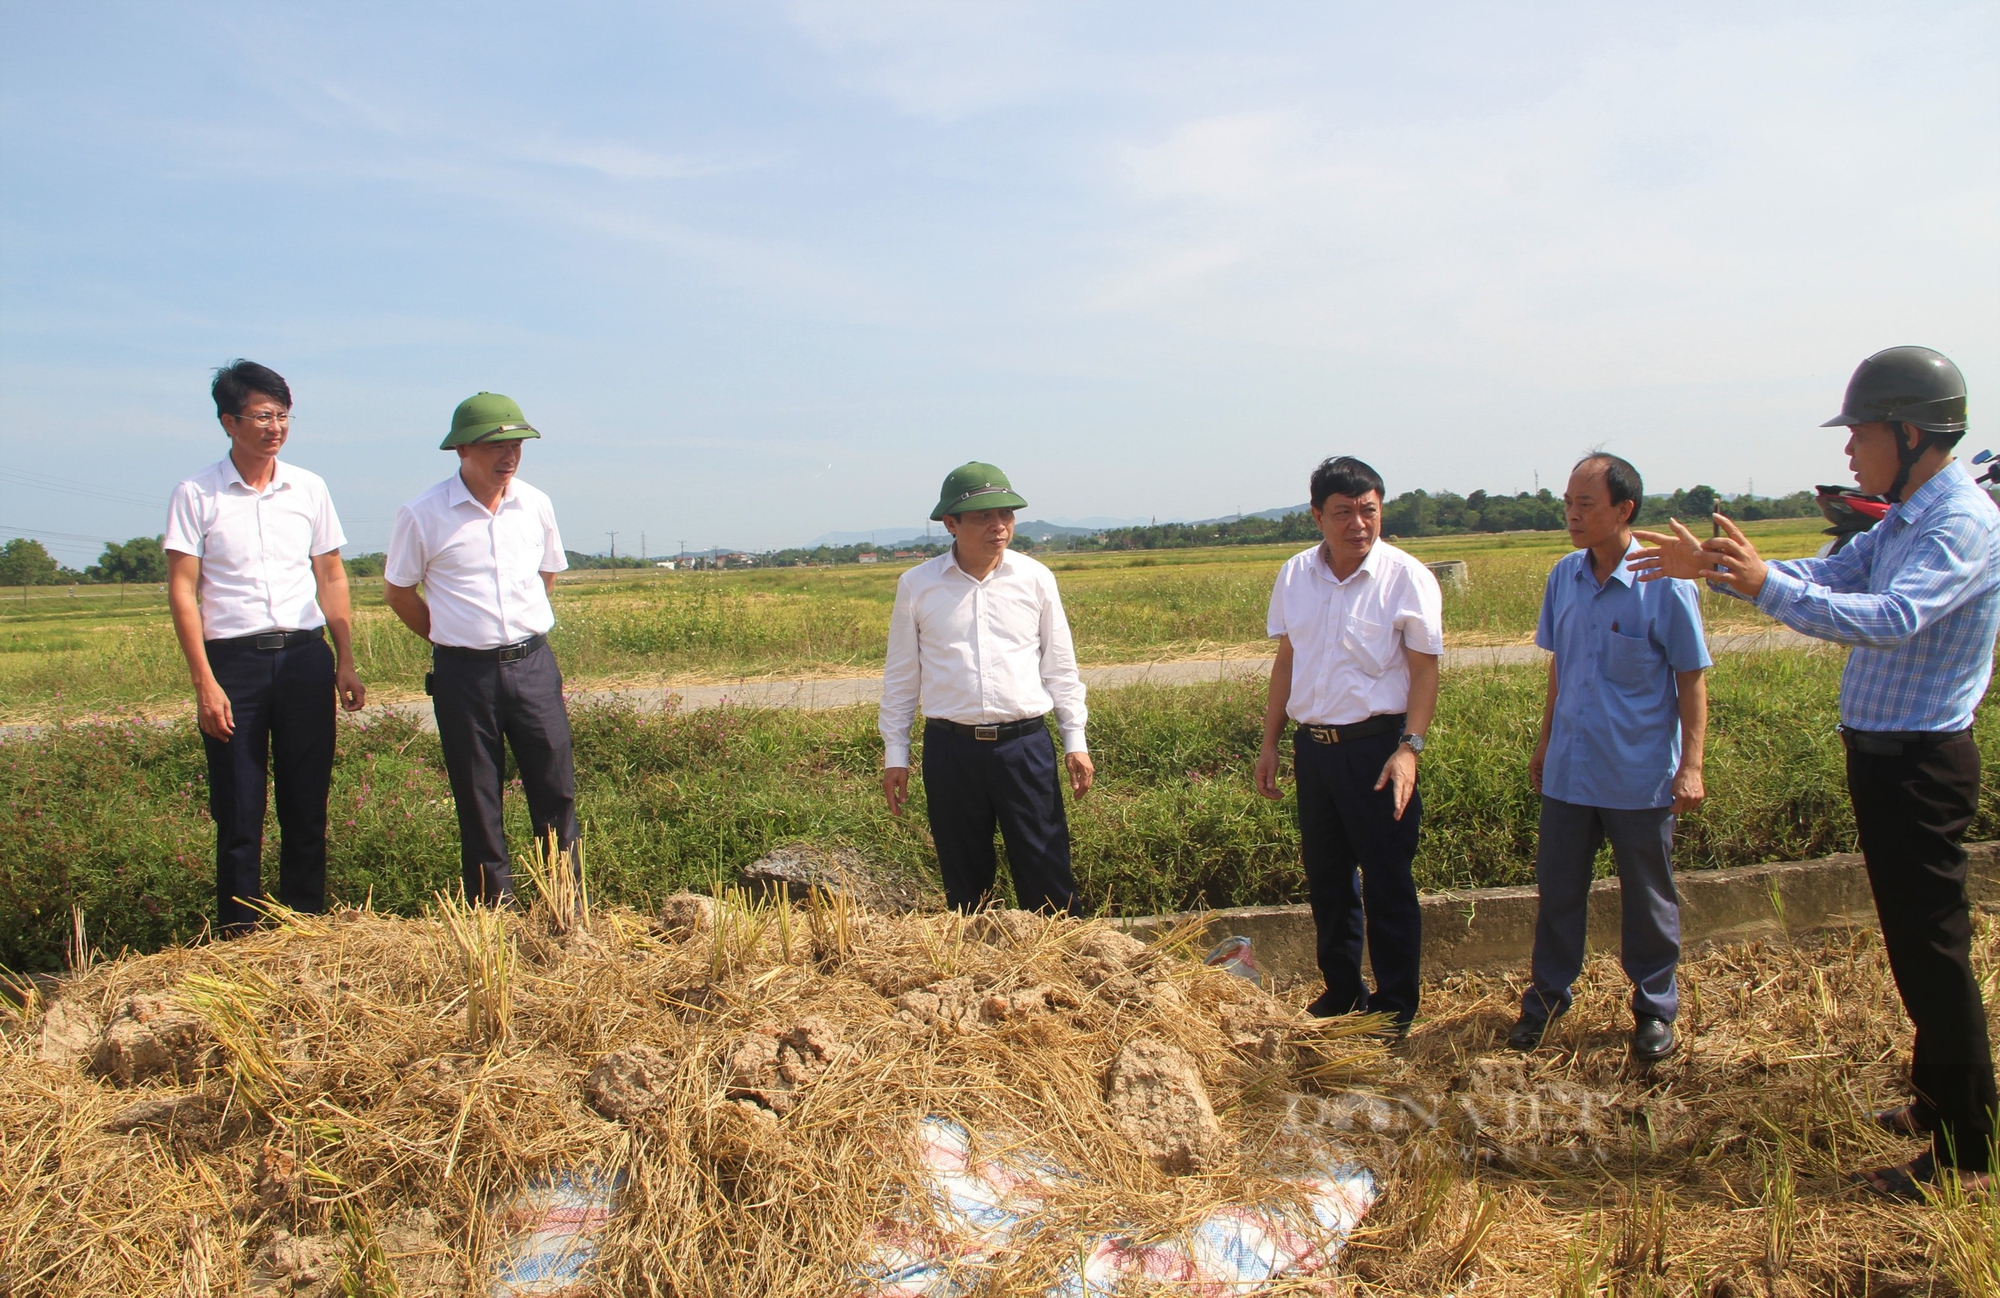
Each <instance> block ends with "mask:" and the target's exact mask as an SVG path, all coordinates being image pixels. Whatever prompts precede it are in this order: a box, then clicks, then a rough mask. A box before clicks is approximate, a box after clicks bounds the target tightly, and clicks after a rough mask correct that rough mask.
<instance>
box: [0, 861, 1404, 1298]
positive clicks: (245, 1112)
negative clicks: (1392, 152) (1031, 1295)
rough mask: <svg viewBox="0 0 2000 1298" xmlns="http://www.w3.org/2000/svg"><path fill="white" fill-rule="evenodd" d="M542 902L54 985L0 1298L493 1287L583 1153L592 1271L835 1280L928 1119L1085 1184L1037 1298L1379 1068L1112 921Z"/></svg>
mask: <svg viewBox="0 0 2000 1298" xmlns="http://www.w3.org/2000/svg"><path fill="white" fill-rule="evenodd" d="M541 882H542V883H543V884H544V885H547V884H549V883H550V881H549V880H547V879H543V880H541ZM554 893H555V896H554V898H553V899H554V900H555V902H556V903H557V904H556V905H554V906H551V905H550V904H549V902H550V894H549V893H548V892H545V893H544V899H543V900H542V901H539V902H537V903H536V905H535V906H534V907H532V908H531V909H530V910H529V911H527V913H525V914H522V913H515V912H507V913H495V912H492V911H472V910H467V909H466V908H464V907H462V906H459V905H454V904H450V903H446V902H440V903H439V905H438V906H437V907H435V908H434V910H433V912H432V913H431V914H429V915H427V916H425V917H423V918H417V919H396V918H389V917H384V916H379V915H375V914H371V913H368V912H365V911H343V912H339V913H336V914H333V915H329V916H324V917H313V916H299V915H285V916H281V917H279V920H280V922H279V923H277V924H276V925H275V926H274V927H271V928H269V929H267V930H265V931H262V932H259V933H257V934H255V935H253V936H250V937H247V938H243V939H240V940H238V941H235V942H232V943H229V944H226V945H212V946H203V947H197V948H194V949H187V950H171V951H166V952H162V953H159V954H156V955H151V956H145V957H138V958H131V959H124V960H119V961H114V962H110V963H106V964H100V965H98V966H97V967H96V968H94V969H92V970H90V971H89V972H87V973H84V974H82V975H80V976H78V977H76V978H75V979H73V980H72V981H71V982H69V983H68V984H66V985H65V986H64V987H63V988H62V989H61V992H60V997H59V999H58V1000H56V1001H55V1003H54V1004H52V1005H48V1006H46V1007H44V1006H43V1005H41V1004H36V1003H32V1002H31V1003H30V1004H29V1005H28V1006H26V1007H25V1008H24V1009H23V1010H22V1011H21V1012H19V1013H18V1014H16V1015H14V1017H13V1021H12V1022H11V1024H9V1025H8V1028H7V1031H6V1034H5V1056H4V1059H0V1078H4V1083H0V1139H4V1146H5V1152H4V1154H0V1182H4V1189H0V1215H4V1218H5V1224H4V1226H0V1276H4V1282H0V1290H5V1291H6V1292H10V1293H12V1294H31V1293H32V1294H79V1295H81V1294H90V1295H97V1294H124V1293H159V1294H183V1295H193V1294H210V1293H215V1294H224V1293H227V1294H235V1293H238V1292H245V1291H248V1292H266V1293H273V1294H306V1293H311V1294H335V1293H350V1294H351V1293H366V1294H389V1293H397V1292H400V1293H405V1294H418V1293H452V1294H459V1293H466V1292H475V1293H484V1292H485V1291H486V1289H487V1288H488V1287H489V1285H490V1280H489V1277H490V1276H491V1274H492V1269H493V1267H494V1265H495V1263H496V1261H497V1260H499V1259H500V1257H501V1256H502V1255H504V1253H505V1252H506V1251H507V1241H506V1240H505V1239H504V1238H502V1237H501V1234H500V1232H499V1230H498V1229H497V1228H496V1227H495V1225H494V1221H495V1213H494V1211H493V1209H494V1208H495V1206H496V1205H497V1204H501V1203H504V1202H505V1201H506V1200H507V1199H508V1197H509V1196H510V1195H511V1194H512V1193H513V1192H515V1191H516V1190H518V1189H519V1188H520V1187H521V1186H522V1185H524V1184H526V1183H529V1182H530V1181H532V1180H533V1179H535V1178H536V1177H537V1176H539V1175H546V1174H549V1173H552V1172H564V1171H569V1172H578V1173H583V1174H585V1175H596V1176H601V1177H606V1178H616V1179H618V1180H620V1181H621V1182H622V1188H621V1190H620V1191H619V1194H618V1200H617V1212H616V1213H615V1215H614V1217H613V1220H612V1222H611V1224H610V1225H609V1226H608V1227H607V1229H606V1230H605V1232H604V1234H603V1236H602V1247H601V1252H600V1254H599V1260H598V1274H599V1276H600V1285H601V1291H602V1292H605V1293H616V1294H715V1295H737V1294H756V1295H766V1294H768V1295H792V1294H797V1295H814V1296H815V1298H823V1296H824V1295H830V1294H840V1293H843V1292H846V1291H848V1290H850V1289H851V1288H852V1287H853V1284H854V1280H855V1276H856V1274H857V1267H858V1266H859V1265H860V1264H861V1263H863V1262H864V1261H865V1260H866V1259H867V1257H868V1256H869V1253H870V1251H871V1248H872V1247H873V1243H872V1239H873V1236H872V1235H871V1231H872V1229H873V1228H874V1227H876V1226H877V1225H878V1224H879V1223H882V1222H883V1221H885V1220H887V1219H891V1218H894V1217H896V1216H897V1215H898V1214H908V1213H909V1212H910V1211H911V1205H912V1204H916V1203H923V1202H925V1200H924V1198H923V1195H922V1192H921V1191H922V1186H923V1182H921V1181H920V1180H918V1179H917V1176H918V1173H917V1170H916V1167H915V1163H914V1159H913V1155H912V1146H913V1136H914V1135H915V1128H916V1124H917V1120H918V1119H921V1118H922V1117H924V1116H925V1115H942V1116H946V1117H949V1118H952V1119H955V1120H957V1121H958V1122H960V1123H962V1124H963V1125H964V1127H965V1128H967V1129H968V1130H970V1131H972V1132H974V1133H976V1134H977V1135H978V1136H979V1137H980V1138H982V1139H983V1140H985V1141H986V1142H989V1143H990V1144H995V1145H998V1144H1005V1143H1006V1142H1013V1141H1018V1142H1020V1146H1021V1148H1022V1149H1024V1150H1032V1151H1034V1152H1035V1153H1036V1154H1039V1155H1043V1156H1046V1157H1047V1158H1049V1159H1051V1160H1053V1161H1054V1162H1056V1163H1059V1164H1061V1165H1062V1166H1063V1167H1065V1168H1067V1169H1070V1170H1071V1171H1073V1172H1075V1173H1077V1174H1078V1175H1077V1176H1076V1177H1075V1178H1074V1179H1073V1180H1069V1181H1065V1182H1063V1183H1062V1184H1061V1185H1059V1186H1058V1187H1057V1190H1056V1192H1055V1193H1054V1194H1053V1195H1051V1196H1050V1197H1049V1199H1048V1200H1047V1202H1046V1203H1045V1204H1044V1207H1043V1209H1042V1214H1041V1216H1042V1220H1043V1221H1044V1222H1045V1223H1046V1224H1047V1226H1048V1227H1050V1228H1049V1229H1045V1230H1043V1231H1041V1232H1040V1233H1038V1234H1037V1235H1035V1236H1034V1237H1033V1238H1031V1239H1029V1240H1028V1241H1027V1242H1026V1244H1025V1246H1024V1247H1022V1248H1020V1249H1018V1250H1015V1251H1013V1252H1011V1253H1009V1254H1008V1255H1007V1256H1006V1257H1004V1258H1001V1259H998V1260H997V1262H995V1263H994V1264H991V1265H990V1266H989V1269H988V1271H987V1272H986V1273H985V1274H986V1276H987V1278H988V1281H989V1283H990V1286H991V1291H992V1292H1001V1293H1006V1292H1020V1291H1022V1290H1024V1289H1029V1290H1032V1289H1036V1288H1038V1287H1039V1286H1040V1284H1041V1283H1043V1282H1045V1281H1046V1280H1047V1279H1048V1278H1049V1277H1051V1276H1053V1275H1055V1274H1056V1273H1057V1272H1058V1270H1059V1269H1060V1268H1061V1267H1062V1266H1063V1265H1064V1264H1065V1263H1066V1262H1070V1261H1073V1260H1074V1259H1073V1251H1074V1249H1075V1246H1076V1240H1077V1238H1078V1237H1079V1235H1080V1234H1082V1233H1087V1232H1096V1233H1104V1232H1124V1231H1136V1232H1137V1233H1138V1236H1139V1237H1140V1238H1141V1239H1154V1238H1168V1237H1172V1236H1173V1235H1174V1234H1175V1233H1176V1232H1177V1231H1181V1230H1182V1229H1184V1227H1185V1226H1186V1225H1187V1224H1188V1223H1190V1222H1193V1221H1196V1220H1198V1219H1200V1218H1201V1217H1202V1216H1203V1215H1205V1214H1207V1213H1209V1212H1211V1211H1213V1210H1214V1209H1215V1208H1216V1207H1217V1206H1218V1205H1222V1204H1226V1203H1231V1202H1238V1203H1241V1202H1252V1203H1264V1204H1270V1203H1273V1202H1274V1201H1277V1200H1283V1199H1284V1198H1285V1197H1286V1196H1287V1195H1288V1194H1295V1192H1293V1191H1290V1190H1288V1189H1287V1188H1286V1183H1285V1182H1284V1181H1283V1180H1282V1179H1280V1178H1281V1177H1282V1176H1283V1174H1284V1173H1285V1172H1286V1171H1287V1170H1294V1171H1295V1170H1297V1169H1298V1168H1299V1167H1300V1166H1301V1165H1302V1163H1301V1161H1300V1160H1301V1159H1302V1158H1303V1157H1305V1156H1308V1155H1310V1154H1312V1153H1313V1152H1314V1151H1313V1150H1312V1149H1310V1148H1302V1147H1301V1146H1300V1142H1298V1141H1297V1140H1296V1139H1294V1138H1288V1137H1287V1136H1286V1135H1285V1134H1284V1132H1283V1131H1282V1128H1283V1124H1284V1120H1285V1117H1286V1114H1287V1112H1288V1111H1289V1110H1288V1104H1287V1099H1286V1097H1287V1096H1288V1095H1291V1094H1294V1093H1296V1092H1298V1091H1300V1090H1301V1089H1302V1088H1304V1089H1315V1088H1316V1089H1318V1090H1322V1091H1329V1092H1330V1091H1333V1090H1335V1089H1337V1088H1338V1087H1339V1086H1342V1085H1345V1084H1347V1082H1348V1081H1349V1080H1351V1079H1352V1078H1353V1077H1354V1076H1355V1075H1356V1074H1357V1072H1358V1071H1360V1070H1365V1068H1366V1067H1367V1066H1368V1065H1369V1063H1370V1061H1379V1060H1380V1058H1381V1051H1380V1050H1379V1048H1377V1047H1374V1046H1372V1045H1370V1044H1367V1043H1366V1042H1359V1043H1357V1039H1356V1029H1357V1027H1365V1026H1367V1025H1365V1024H1355V1023H1338V1024H1315V1023H1312V1022H1310V1021H1307V1020H1303V1019H1300V1018H1299V1017H1298V1016H1296V1015H1295V1014H1294V1013H1293V1012H1292V1011H1291V1010H1290V1009H1289V1008H1288V1007H1287V1006H1285V1005H1283V1004H1282V1003H1280V1002H1278V1001H1275V1000H1273V999H1271V998H1269V997H1267V996H1265V995H1264V994H1263V993H1262V992H1260V991H1258V990H1257V989H1256V988H1255V987H1254V986H1252V985H1251V984H1249V983H1247V982H1245V981H1243V980H1242V979H1240V978H1236V977H1233V976H1231V975H1230V974H1228V973H1224V972H1221V971H1218V970H1213V969H1207V968H1204V967H1203V966H1202V965H1201V964H1200V963H1199V962H1198V961H1196V960H1194V959H1191V958H1189V956H1188V955H1187V953H1186V950H1185V946H1186V941H1185V940H1179V941H1176V940H1169V941H1167V942H1165V943H1162V944H1160V945H1158V946H1154V947H1150V948H1149V947H1147V946H1145V945H1143V944H1141V943H1139V942H1137V941H1134V940H1132V939H1130V938H1127V937H1124V936H1123V935H1121V934H1119V933H1117V932H1115V931H1113V930H1112V929H1111V928H1110V927H1109V926H1108V925H1106V924H1104V923H1102V922H1079V921H1044V920H1040V919H1036V918H1034V917H1031V916H1027V915H1023V914H1020V913H1019V912H997V913H989V914H987V915H982V916H979V917H975V918H972V919H970V920H968V919H966V918H964V917H960V916H952V915H931V916H887V915H876V914H864V913H861V912H858V911H856V910H854V909H852V908H850V907H849V906H847V905H845V904H844V903H840V902H837V901H831V900H826V899H824V898H819V897H817V895H816V897H815V899H814V900H813V901H812V902H810V903H807V904H794V903H788V902H781V901H774V902H763V901H759V900H756V899H754V898H751V897H749V896H746V895H743V894H730V895H725V896H722V897H719V898H705V897H693V896H682V897H678V898H674V899H671V900H670V901H669V903H668V904H667V906H666V907H665V909H664V911H663V913H662V914H661V915H660V916H658V917H647V916H639V915H635V914H632V913H629V912H624V913H620V912H603V911H600V912H598V913H596V914H594V915H593V914H592V913H591V911H590V909H589V906H588V901H587V898H584V897H583V896H581V895H580V894H569V895H565V894H564V892H563V889H562V887H561V885H560V883H559V882H558V883H557V884H556V886H555V888H554ZM1191 936H1192V934H1188V935H1184V938H1191Z"/></svg>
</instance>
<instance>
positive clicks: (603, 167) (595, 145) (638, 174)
mask: <svg viewBox="0 0 2000 1298" xmlns="http://www.w3.org/2000/svg"><path fill="white" fill-rule="evenodd" d="M513 152H514V155H515V156H516V157H518V158H521V159H522V160H524V161H527V162H539V163H547V164H549V165H551V166H557V167H574V168H576V169H578V170H582V171H594V172H596V173H598V174H599V175H601V176H608V177H610V178H611V179H613V180H700V179H705V178H707V177H709V176H726V175H731V174H734V173H737V172H743V171H749V170H753V169H755V168H757V167H762V166H767V165H769V164H770V163H771V162H772V161H773V158H772V156H771V155H769V154H762V155H749V154H741V155H735V156H729V155H716V154H710V155H703V154H686V153H671V154H670V153H659V152H656V151H654V150H651V149H644V148H639V147H637V146H635V145H630V144H624V143H620V142H617V141H610V140H596V141H591V140H558V139H540V140H533V141H530V142H528V143H525V144H522V145H520V146H518V147H517V148H516V149H515V150H514V151H513Z"/></svg>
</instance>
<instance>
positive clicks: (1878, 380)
mask: <svg viewBox="0 0 2000 1298" xmlns="http://www.w3.org/2000/svg"><path fill="white" fill-rule="evenodd" d="M1877 423H1882V424H1909V425H1910V426H1911V427H1913V428H1917V429H1921V430H1922V432H1923V436H1921V437H1919V438H1918V439H1917V444H1916V445H1915V446H1911V445H1909V444H1908V443H1907V442H1906V441H1905V440H1904V439H1903V438H1902V437H1901V436H1898V437H1897V439H1896V454H1897V458H1898V460H1899V461H1900V463H1901V466H1902V467H1901V468H1900V469H1899V470H1898V471H1897V474H1896V481H1895V484H1894V485H1893V486H1891V487H1890V488H1889V498H1890V499H1891V500H1898V499H1901V497H1902V494H1903V487H1904V485H1905V484H1906V483H1907V482H1908V481H1909V479H1910V469H1911V468H1912V467H1913V466H1915V464H1916V462H1917V461H1918V460H1919V459H1922V458H1923V454H1924V452H1925V451H1927V450H1929V449H1930V448H1931V447H1933V446H1944V447H1951V446H1955V445H1957V444H1958V439H1959V438H1961V437H1963V436H1964V435H1965V426H1966V425H1965V376H1964V375H1963V374H1961V373H1959V371H1958V366H1956V365H1954V364H1952V363H1951V358H1950V357H1948V356H1946V355H1945V354H1944V353H1942V352H1937V351H1933V350H1931V349H1930V348H1928V347H1891V348H1889V349H1888V350H1886V351H1879V352H1876V353H1875V354H1874V355H1873V356H1870V357H1869V358H1868V359H1867V360H1865V361H1863V362H1861V364H1860V365H1858V366H1856V367H1855V370H1854V377H1853V378H1851V379H1849V380H1848V381H1847V399H1846V400H1845V401H1843V402H1841V405H1840V413H1839V414H1837V415H1835V416H1834V417H1833V418H1831V419H1829V420H1827V421H1826V422H1825V423H1823V424H1821V425H1820V427H1821V428H1849V427H1852V426H1854V425H1855V424H1877ZM1900 431H1901V430H1900V429H1899V430H1898V432H1899V433H1900Z"/></svg>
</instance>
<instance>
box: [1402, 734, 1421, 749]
mask: <svg viewBox="0 0 2000 1298" xmlns="http://www.w3.org/2000/svg"><path fill="white" fill-rule="evenodd" d="M1403 743H1405V744H1407V745H1408V746H1409V749H1410V751H1411V752H1413V753H1421V752H1423V751H1424V737H1423V736H1422V735H1413V734H1411V733H1410V732H1408V731H1407V730H1406V731H1404V732H1403Z"/></svg>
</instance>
